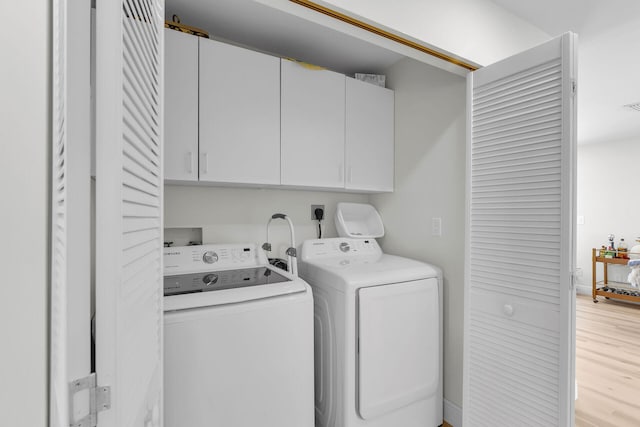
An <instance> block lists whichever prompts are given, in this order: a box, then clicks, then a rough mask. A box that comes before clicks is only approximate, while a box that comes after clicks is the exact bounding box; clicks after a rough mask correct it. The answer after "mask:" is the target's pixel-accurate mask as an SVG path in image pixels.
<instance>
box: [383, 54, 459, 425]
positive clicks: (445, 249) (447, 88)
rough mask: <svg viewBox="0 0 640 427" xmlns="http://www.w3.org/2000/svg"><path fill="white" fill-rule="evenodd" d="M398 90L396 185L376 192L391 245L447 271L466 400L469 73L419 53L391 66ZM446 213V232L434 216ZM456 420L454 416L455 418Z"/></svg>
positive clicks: (447, 344)
mask: <svg viewBox="0 0 640 427" xmlns="http://www.w3.org/2000/svg"><path fill="white" fill-rule="evenodd" d="M387 81H388V85H389V87H391V88H393V89H394V90H395V103H396V105H395V109H396V113H395V126H396V132H395V150H396V151H395V156H396V160H395V163H396V166H395V169H396V173H395V192H394V193H392V194H382V195H375V196H372V197H371V202H372V204H373V205H375V206H376V207H377V208H378V210H379V212H380V214H381V215H382V219H383V221H384V224H385V229H386V235H385V237H384V238H383V239H382V240H381V243H382V247H383V249H384V250H385V251H386V252H389V253H393V254H398V255H402V256H407V257H411V258H415V259H418V260H422V261H426V262H430V263H432V264H435V265H437V266H439V267H440V268H442V269H443V271H444V395H445V399H447V400H449V401H450V402H453V403H454V404H456V405H458V406H462V346H463V308H464V307H463V290H464V275H463V267H464V210H465V205H464V202H465V129H466V128H465V120H466V83H465V79H464V78H462V77H459V76H456V75H453V74H450V73H447V72H445V71H442V70H439V69H436V68H434V67H431V66H428V65H425V64H421V63H419V62H416V61H414V60H411V59H404V60H402V61H400V62H399V63H397V64H396V65H394V66H393V67H392V68H391V69H390V70H389V71H388V72H387ZM435 217H438V218H442V236H441V237H434V236H432V235H431V218H435ZM450 421H451V420H450Z"/></svg>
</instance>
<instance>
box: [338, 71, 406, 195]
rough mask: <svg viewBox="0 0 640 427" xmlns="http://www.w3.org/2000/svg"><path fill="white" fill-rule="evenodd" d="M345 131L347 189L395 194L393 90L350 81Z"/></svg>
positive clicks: (348, 80)
mask: <svg viewBox="0 0 640 427" xmlns="http://www.w3.org/2000/svg"><path fill="white" fill-rule="evenodd" d="M345 129H346V137H345V162H346V183H345V188H347V189H350V190H364V191H393V174H394V93H393V91H392V90H390V89H386V88H383V87H379V86H375V85H372V84H370V83H365V82H362V81H359V80H356V79H352V78H347V79H346V123H345Z"/></svg>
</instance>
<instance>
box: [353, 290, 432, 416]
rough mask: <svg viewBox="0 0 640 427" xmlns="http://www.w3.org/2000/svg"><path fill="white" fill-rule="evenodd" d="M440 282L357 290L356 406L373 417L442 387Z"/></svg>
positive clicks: (430, 393) (422, 397)
mask: <svg viewBox="0 0 640 427" xmlns="http://www.w3.org/2000/svg"><path fill="white" fill-rule="evenodd" d="M438 301H439V299H438V282H437V280H436V279H424V280H416V281H412V282H406V283H396V284H392V285H386V286H374V287H368V288H361V289H360V290H359V291H358V346H359V350H358V393H357V395H358V412H359V413H360V416H361V417H362V418H363V419H366V420H370V419H372V418H376V417H379V416H381V415H383V414H385V413H388V412H391V411H393V410H395V409H398V408H400V407H402V406H406V405H408V404H411V403H413V402H417V401H418V400H421V399H426V398H428V397H430V396H431V395H433V394H434V393H435V392H436V390H437V388H438V379H439V373H438V368H439V366H440V357H439V350H438V342H439V331H440V326H439V321H438Z"/></svg>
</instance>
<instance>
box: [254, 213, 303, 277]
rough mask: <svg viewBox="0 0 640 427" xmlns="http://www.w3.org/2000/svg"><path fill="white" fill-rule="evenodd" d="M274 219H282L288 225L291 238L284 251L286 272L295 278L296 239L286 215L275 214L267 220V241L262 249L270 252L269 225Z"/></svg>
mask: <svg viewBox="0 0 640 427" xmlns="http://www.w3.org/2000/svg"><path fill="white" fill-rule="evenodd" d="M274 219H284V220H285V221H287V223H288V224H289V233H290V236H291V241H290V243H289V247H288V248H287V251H286V254H287V271H289V273H291V274H292V275H294V276H296V277H297V276H298V261H297V251H296V237H295V233H294V230H293V222H291V219H290V218H289V217H288V216H287V215H285V214H281V213H276V214H273V215H271V218H269V222H267V241H266V242H264V244H263V245H262V249H264V250H265V251H267V252H270V251H271V243H269V225H271V221H273V220H274Z"/></svg>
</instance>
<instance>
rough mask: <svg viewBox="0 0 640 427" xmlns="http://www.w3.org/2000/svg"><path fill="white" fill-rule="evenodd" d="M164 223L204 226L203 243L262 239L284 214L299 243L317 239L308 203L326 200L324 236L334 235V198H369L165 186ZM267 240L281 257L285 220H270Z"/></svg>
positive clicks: (286, 239)
mask: <svg viewBox="0 0 640 427" xmlns="http://www.w3.org/2000/svg"><path fill="white" fill-rule="evenodd" d="M164 197H165V202H164V206H165V213H164V215H165V216H164V222H165V228H174V227H202V229H203V230H202V234H203V235H202V238H203V242H204V243H251V242H255V243H260V244H262V243H264V241H265V239H266V226H267V221H268V220H269V218H271V215H272V214H274V213H284V214H286V215H288V216H289V217H290V218H291V220H292V221H293V225H294V227H295V233H296V242H297V244H298V245H300V243H301V242H302V241H303V240H307V239H315V238H316V230H317V222H316V221H312V220H311V205H312V204H314V205H325V218H326V220H325V221H323V232H322V235H323V237H335V236H336V230H335V226H334V223H333V215H334V212H335V207H336V203H338V202H361V203H364V202H366V201H367V199H368V197H367V196H366V195H362V194H350V193H332V192H324V191H296V190H277V189H253V188H224V187H196V186H177V185H167V186H165V193H164ZM269 240H271V244H272V245H273V248H274V249H275V250H278V252H279V257H280V258H284V257H285V256H284V250H286V248H287V247H288V244H289V228H288V227H287V225H286V222H285V221H282V220H276V221H273V223H272V224H271V228H270V239H269Z"/></svg>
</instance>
